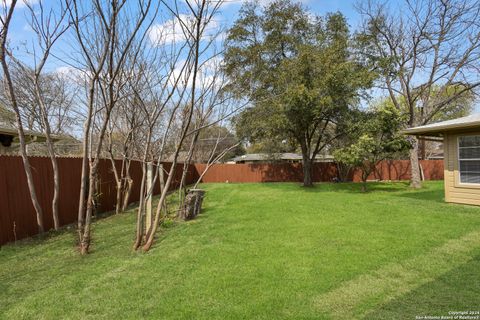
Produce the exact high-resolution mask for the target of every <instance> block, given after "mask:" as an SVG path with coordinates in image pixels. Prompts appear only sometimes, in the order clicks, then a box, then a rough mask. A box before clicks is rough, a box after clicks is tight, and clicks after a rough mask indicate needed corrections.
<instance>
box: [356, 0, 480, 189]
mask: <svg viewBox="0 0 480 320" xmlns="http://www.w3.org/2000/svg"><path fill="white" fill-rule="evenodd" d="M359 11H360V12H361V14H362V15H363V17H364V28H363V35H362V37H363V39H364V40H365V41H367V43H369V46H367V48H368V50H366V52H365V53H366V57H368V58H372V59H373V61H375V64H376V68H377V70H378V71H379V72H380V74H381V75H382V82H381V83H380V84H379V87H380V88H381V89H383V90H385V91H386V92H388V94H389V96H390V98H391V100H392V103H393V104H394V105H395V107H396V108H398V109H399V110H401V111H402V112H404V113H406V114H407V115H408V122H407V123H406V126H408V127H413V126H417V125H424V124H428V123H430V122H431V121H432V120H434V119H435V117H436V116H437V115H438V114H439V113H442V112H445V110H446V108H448V107H449V106H451V105H452V103H453V102H455V101H457V100H459V99H463V98H464V97H465V95H469V94H472V92H474V91H475V90H477V89H478V87H479V86H480V19H479V14H480V2H479V1H469V0H419V1H411V0H403V1H401V4H400V5H399V7H398V8H393V7H392V6H389V5H388V4H387V3H375V2H372V1H369V2H367V3H365V4H364V5H361V6H359ZM393 12H395V13H393ZM409 140H410V142H411V145H412V149H411V151H410V161H411V170H412V171H411V173H412V180H411V186H412V187H414V188H419V187H421V181H420V180H421V179H420V169H419V163H418V140H417V138H416V137H414V136H412V137H410V139H409Z"/></svg>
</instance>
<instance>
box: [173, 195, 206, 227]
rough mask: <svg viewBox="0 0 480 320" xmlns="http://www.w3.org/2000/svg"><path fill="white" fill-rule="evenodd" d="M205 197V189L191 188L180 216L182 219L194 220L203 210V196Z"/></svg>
mask: <svg viewBox="0 0 480 320" xmlns="http://www.w3.org/2000/svg"><path fill="white" fill-rule="evenodd" d="M204 197H205V190H202V189H190V190H188V193H187V195H186V196H185V201H184V203H183V207H182V208H181V210H180V212H179V215H178V217H179V218H180V219H182V220H192V219H195V217H196V216H197V215H198V214H199V213H200V211H201V210H202V203H203V198H204Z"/></svg>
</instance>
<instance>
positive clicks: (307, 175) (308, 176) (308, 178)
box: [303, 156, 313, 187]
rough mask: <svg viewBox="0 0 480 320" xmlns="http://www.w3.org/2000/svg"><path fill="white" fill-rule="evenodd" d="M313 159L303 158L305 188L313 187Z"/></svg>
mask: <svg viewBox="0 0 480 320" xmlns="http://www.w3.org/2000/svg"><path fill="white" fill-rule="evenodd" d="M312 162H313V161H312V159H310V158H309V157H308V156H304V157H303V186H304V187H313V181H312Z"/></svg>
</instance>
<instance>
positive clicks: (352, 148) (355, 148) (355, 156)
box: [333, 103, 409, 192]
mask: <svg viewBox="0 0 480 320" xmlns="http://www.w3.org/2000/svg"><path fill="white" fill-rule="evenodd" d="M355 118H356V121H355V123H352V124H351V126H350V127H349V130H348V133H347V136H349V137H350V138H351V139H350V141H354V142H353V143H351V144H350V145H347V146H344V147H342V148H339V149H337V150H335V151H334V153H333V154H334V156H335V160H336V161H337V162H339V163H342V164H347V165H350V166H351V167H355V168H357V169H360V170H361V178H362V182H363V184H362V191H364V192H365V191H367V179H368V177H369V176H370V174H371V173H372V172H373V171H374V170H375V168H376V166H377V164H378V163H379V162H380V161H381V160H384V159H386V158H388V157H391V156H393V155H394V154H395V153H398V152H401V151H405V150H407V149H408V148H409V144H408V142H407V141H406V140H405V137H404V136H403V135H402V134H400V133H399V131H400V128H401V126H402V124H403V122H404V119H402V116H401V114H400V112H399V111H398V110H397V109H396V108H395V107H394V106H392V105H391V104H389V103H381V104H379V105H377V106H375V107H372V108H370V109H368V110H366V111H361V112H357V113H356V116H355Z"/></svg>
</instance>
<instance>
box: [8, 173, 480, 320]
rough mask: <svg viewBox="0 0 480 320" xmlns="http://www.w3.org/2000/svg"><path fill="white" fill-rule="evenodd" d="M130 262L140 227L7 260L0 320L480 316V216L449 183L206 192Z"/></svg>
mask: <svg viewBox="0 0 480 320" xmlns="http://www.w3.org/2000/svg"><path fill="white" fill-rule="evenodd" d="M203 187H204V188H205V189H207V190H208V193H207V198H206V200H205V202H204V211H203V213H202V214H201V215H200V216H199V217H198V218H197V219H196V220H194V221H190V222H186V223H175V224H174V223H170V224H168V225H167V226H166V227H165V228H162V231H161V232H160V233H159V236H158V239H157V241H156V243H155V245H154V247H153V248H152V250H151V251H150V252H148V253H146V254H143V253H137V252H132V250H131V245H132V241H133V236H134V228H135V226H134V224H135V215H134V214H132V212H128V213H125V214H121V215H118V216H111V217H109V218H105V219H102V220H100V221H99V222H97V223H95V225H94V231H93V232H94V233H93V235H94V239H93V240H94V242H93V250H92V254H90V255H88V256H85V257H82V256H80V255H79V254H78V253H77V252H75V250H74V247H73V246H74V241H75V240H74V232H73V230H70V231H69V230H66V231H64V232H63V233H61V234H57V235H54V236H51V237H49V238H48V239H46V240H43V241H39V240H27V241H23V242H20V243H17V244H16V245H6V246H3V247H2V248H1V249H0V319H31V318H38V319H58V318H62V319H63V318H68V319H101V318H103V319H137V318H153V319H361V318H365V319H415V316H421V315H447V314H448V312H449V311H468V310H470V311H476V310H480V285H479V283H480V208H478V207H473V206H463V205H455V204H446V203H444V202H443V184H442V182H429V183H427V184H426V186H425V188H424V189H422V190H419V191H413V190H409V188H408V186H407V184H406V183H403V182H401V183H391V184H387V183H377V184H371V185H370V188H371V191H370V192H369V193H366V194H363V193H360V192H359V189H360V185H358V184H320V185H317V186H316V187H315V188H313V189H304V188H302V187H300V186H299V185H297V184H293V183H291V184H289V183H278V184H276V183H265V184H206V185H203Z"/></svg>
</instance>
